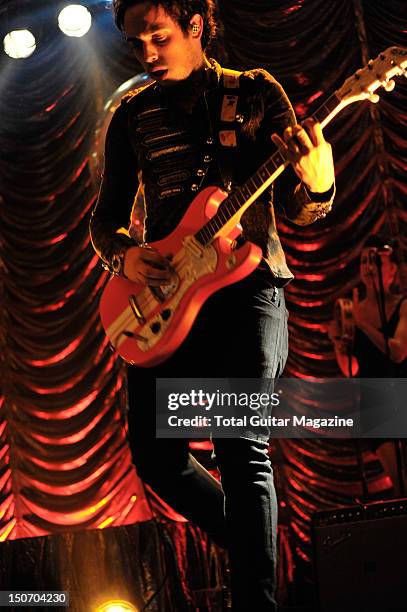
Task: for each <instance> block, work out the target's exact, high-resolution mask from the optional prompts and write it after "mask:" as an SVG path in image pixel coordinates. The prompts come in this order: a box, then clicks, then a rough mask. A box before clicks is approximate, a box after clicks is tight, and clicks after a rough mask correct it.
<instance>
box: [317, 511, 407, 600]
mask: <svg viewBox="0 0 407 612" xmlns="http://www.w3.org/2000/svg"><path fill="white" fill-rule="evenodd" d="M312 542H313V552H314V570H315V582H316V598H317V602H318V606H319V607H318V608H317V609H318V610H319V612H345V611H346V612H379V611H380V612H406V611H407V499H397V500H392V501H386V502H375V503H369V504H366V505H360V506H354V507H348V508H336V509H334V510H329V511H323V512H317V513H315V515H314V516H313V520H312Z"/></svg>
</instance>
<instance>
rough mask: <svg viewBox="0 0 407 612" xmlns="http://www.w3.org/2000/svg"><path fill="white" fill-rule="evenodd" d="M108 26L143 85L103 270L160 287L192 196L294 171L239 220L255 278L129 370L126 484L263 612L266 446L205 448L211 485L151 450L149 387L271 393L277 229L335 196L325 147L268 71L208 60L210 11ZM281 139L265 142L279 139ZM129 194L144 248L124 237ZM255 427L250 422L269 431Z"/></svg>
mask: <svg viewBox="0 0 407 612" xmlns="http://www.w3.org/2000/svg"><path fill="white" fill-rule="evenodd" d="M114 14H115V21H116V24H117V26H118V27H119V28H120V30H122V31H123V33H124V35H125V37H126V39H127V41H128V43H129V44H130V45H131V47H132V49H133V52H134V55H135V58H136V59H137V60H138V62H139V63H140V64H141V66H142V67H143V69H144V70H145V71H146V72H147V74H148V75H149V76H151V77H152V79H153V80H154V81H153V83H152V84H149V85H147V86H145V87H144V88H142V89H141V90H140V89H139V90H137V92H133V93H130V94H128V95H127V96H125V97H124V98H123V100H122V103H121V105H120V107H119V108H118V110H117V111H116V113H115V114H114V116H113V118H112V121H111V124H110V127H109V130H108V134H107V138H106V149H105V170H104V176H103V180H102V185H101V189H100V194H99V198H98V202H97V205H96V207H95V210H94V212H93V215H92V220H91V225H90V231H91V237H92V243H93V245H94V248H95V250H96V252H97V253H98V254H99V256H100V257H101V259H102V260H103V262H104V264H105V266H106V267H107V268H108V269H110V270H111V271H112V272H113V273H115V274H119V275H124V276H125V277H127V278H128V279H130V280H132V281H135V282H137V283H144V284H147V285H149V286H151V287H155V286H160V285H161V286H163V285H165V284H167V283H168V282H169V281H170V280H171V275H172V270H171V262H170V261H168V260H166V259H165V258H164V257H162V256H161V255H160V254H159V253H158V252H156V251H155V250H154V249H152V248H150V247H149V246H148V243H149V242H152V241H156V240H160V239H162V238H163V237H165V236H166V235H167V234H169V233H170V232H171V231H173V230H174V229H175V228H176V226H177V224H178V223H179V222H180V220H181V218H182V216H183V214H184V213H185V211H186V209H187V208H188V205H189V204H190V202H191V201H192V200H193V198H194V196H195V195H196V193H197V191H200V190H201V189H202V188H204V187H207V186H209V185H219V186H221V187H222V188H223V189H225V190H230V189H232V190H233V187H234V186H238V185H240V184H242V183H243V182H244V181H245V180H246V179H247V178H249V176H250V175H251V174H253V173H254V172H255V171H256V170H257V169H258V167H259V166H260V165H261V164H262V163H263V162H264V161H265V160H266V159H267V158H268V157H269V156H270V155H271V154H272V153H273V152H274V151H275V147H276V146H277V147H279V148H280V149H281V151H282V152H284V154H285V155H287V156H288V159H289V160H290V162H291V166H289V167H288V169H287V170H286V171H285V172H284V174H283V175H282V176H281V177H279V178H278V179H277V181H276V183H275V189H274V194H273V190H272V189H269V190H268V192H267V193H266V194H263V197H260V198H259V199H258V200H257V202H255V203H254V204H253V205H252V206H251V207H250V208H249V209H248V210H247V211H246V212H245V214H244V216H243V218H242V226H243V235H242V239H243V240H251V241H252V242H255V243H256V244H258V245H259V246H260V247H261V248H262V251H263V261H262V262H261V264H260V266H259V268H258V269H257V270H256V271H255V272H254V273H253V274H251V275H250V276H249V277H247V278H245V279H244V280H242V281H240V282H238V283H236V284H234V285H231V286H229V287H226V288H224V289H222V290H221V291H219V292H217V293H216V294H215V295H213V296H212V297H211V298H210V299H209V300H208V301H207V302H206V303H205V305H204V306H203V308H202V310H201V312H200V314H199V315H198V317H197V320H196V322H195V324H194V326H193V328H192V330H191V332H190V334H189V336H188V338H187V339H186V341H185V342H184V343H183V344H182V346H181V347H180V348H179V349H178V350H177V351H176V352H175V353H174V355H173V356H172V357H171V358H170V359H168V360H167V361H166V362H165V363H163V364H161V365H159V366H156V367H154V368H151V369H138V368H135V367H129V368H128V391H129V406H130V410H129V438H130V445H131V450H132V455H133V461H134V463H135V465H136V467H137V470H138V473H139V476H140V477H141V478H142V479H143V480H144V481H145V482H147V483H148V484H150V485H151V486H152V487H153V489H154V490H155V491H156V492H157V493H158V494H159V495H160V496H161V497H162V498H163V499H165V500H166V501H167V502H168V503H169V504H171V505H172V506H173V507H174V508H175V509H176V510H177V511H178V512H180V513H181V514H183V515H184V516H185V517H186V518H188V519H189V520H191V521H193V522H195V523H196V524H197V525H199V526H200V527H201V528H203V529H205V530H206V531H208V532H209V533H210V534H211V535H212V536H213V538H214V540H215V541H216V542H218V543H219V544H221V545H224V546H227V547H228V550H229V557H230V563H231V573H232V600H233V610H235V611H238V610H242V611H243V610H244V611H246V612H247V610H256V611H257V612H261V611H263V610H264V611H266V610H267V611H271V610H275V609H276V600H275V586H276V583H275V568H276V526H277V502H276V497H275V490H274V484H273V473H272V468H271V465H270V460H269V457H268V441H269V435H270V432H269V430H268V429H267V428H264V429H263V430H258V429H257V430H250V429H248V430H247V431H244V432H243V434H242V436H241V437H239V438H235V439H220V438H217V439H214V440H213V442H214V448H215V453H216V459H217V464H218V467H219V470H220V472H221V477H222V486H220V484H219V483H218V482H217V481H216V480H215V479H214V478H212V477H211V476H210V475H209V473H208V472H206V470H204V468H203V467H202V466H201V465H200V464H199V463H198V462H197V461H196V460H195V459H194V458H193V457H192V456H191V455H189V453H188V443H187V440H182V439H171V440H168V439H156V438H155V416H154V406H155V379H156V377H167V378H171V377H179V378H180V377H185V378H188V377H190V378H192V377H207V378H211V377H221V378H225V377H232V378H240V377H241V378H276V377H278V376H279V375H280V374H281V372H282V370H283V368H284V365H285V361H286V358H287V352H288V344H287V311H286V308H285V303H284V292H283V287H284V285H286V284H287V283H288V282H289V281H290V280H291V279H292V278H293V275H292V273H291V272H290V270H289V269H288V267H287V264H286V261H285V256H284V252H283V249H282V246H281V243H280V240H279V237H278V233H277V230H276V223H275V212H276V214H277V215H285V216H286V217H288V218H290V219H291V220H292V221H293V222H294V223H296V224H299V225H307V224H309V223H312V222H314V221H316V220H317V219H319V218H321V217H324V216H325V215H326V213H327V212H328V211H329V210H330V209H331V205H332V201H333V197H334V190H335V187H334V167H333V161H332V153H331V147H330V145H329V144H328V143H327V142H326V141H325V140H324V137H323V135H322V130H321V126H320V125H319V124H315V123H313V122H312V121H307V122H305V123H304V126H300V125H297V124H296V121H295V116H294V112H293V110H292V107H291V105H290V103H289V101H288V99H287V96H286V95H285V93H284V91H283V89H282V87H281V86H280V85H279V84H278V83H277V82H276V81H275V79H274V78H273V77H272V76H270V75H269V74H268V73H267V72H266V71H264V70H261V69H257V70H250V71H247V72H243V73H237V72H234V71H225V70H223V69H222V68H221V66H219V64H218V63H217V62H216V61H214V60H212V59H208V58H207V56H206V55H205V48H206V47H207V45H208V44H209V42H210V41H211V39H212V38H213V37H214V35H215V30H216V24H215V20H214V6H213V4H212V0H193V1H188V0H158V1H152V2H139V1H137V0H115V1H114ZM277 132H278V133H279V134H280V136H278V135H277V134H276V133H277ZM136 194H137V195H138V197H140V196H142V197H143V199H144V207H145V224H144V241H145V242H144V243H143V244H137V243H136V242H135V240H134V239H133V238H132V237H131V236H132V235H133V236H134V235H135V234H134V232H133V227H132V226H131V224H130V228H129V235H127V236H126V235H124V234H123V232H119V233H118V230H119V229H120V228H123V227H124V228H128V227H129V223H130V218H131V210H132V205H133V202H134V199H135V196H136ZM266 415H267V412H266V411H265V412H264V415H263V416H266Z"/></svg>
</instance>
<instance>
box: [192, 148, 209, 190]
mask: <svg viewBox="0 0 407 612" xmlns="http://www.w3.org/2000/svg"><path fill="white" fill-rule="evenodd" d="M205 144H207V145H209V146H211V145H213V138H211V137H209V138H207V139H206V142H205ZM202 160H203V163H204V164H210V163H211V161H212V156H211V155H209V154H208V153H205V155H204V156H203V158H202ZM207 170H208V168H206V170H205V169H204V168H199V169H198V170H197V171H196V175H197V176H199V177H200V178H201V179H202V180H203V178H204V176H205V175H206V172H207ZM201 183H202V181H201ZM199 187H200V185H198V184H197V183H193V184H192V185H191V191H194V192H196V191H198V189H199Z"/></svg>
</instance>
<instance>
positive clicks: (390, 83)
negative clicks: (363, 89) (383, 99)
mask: <svg viewBox="0 0 407 612" xmlns="http://www.w3.org/2000/svg"><path fill="white" fill-rule="evenodd" d="M395 86H396V83H395V82H394V81H393V79H391V80H390V81H385V83H384V85H383V87H384V88H385V90H386V91H393V89H394V88H395Z"/></svg>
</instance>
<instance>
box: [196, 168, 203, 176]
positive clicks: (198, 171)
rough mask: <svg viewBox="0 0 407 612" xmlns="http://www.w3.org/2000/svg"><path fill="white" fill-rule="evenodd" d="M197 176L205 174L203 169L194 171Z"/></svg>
mask: <svg viewBox="0 0 407 612" xmlns="http://www.w3.org/2000/svg"><path fill="white" fill-rule="evenodd" d="M196 174H197V176H204V175H205V170H202V168H199V170H197V171H196Z"/></svg>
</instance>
